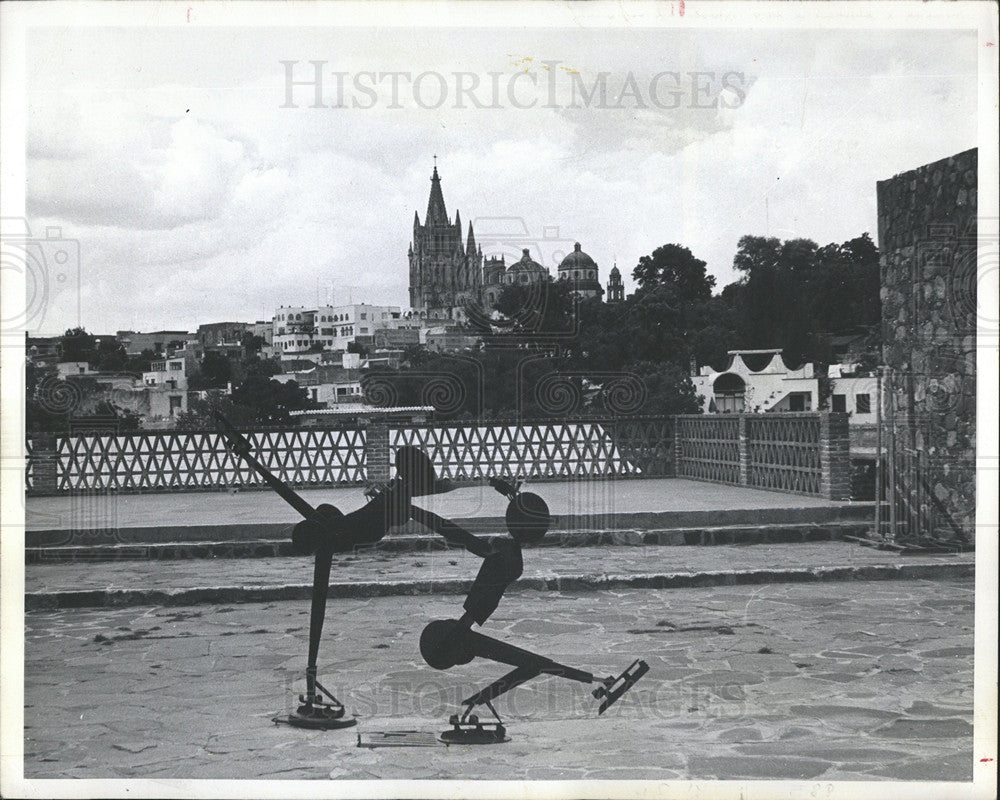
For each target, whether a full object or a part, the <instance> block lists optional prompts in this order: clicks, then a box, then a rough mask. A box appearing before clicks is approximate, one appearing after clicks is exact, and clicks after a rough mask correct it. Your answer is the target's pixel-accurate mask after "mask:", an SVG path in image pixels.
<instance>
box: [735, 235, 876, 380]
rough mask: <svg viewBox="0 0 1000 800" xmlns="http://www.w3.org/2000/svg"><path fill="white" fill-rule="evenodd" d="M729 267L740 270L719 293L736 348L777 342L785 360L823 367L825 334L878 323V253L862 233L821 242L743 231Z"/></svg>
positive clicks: (828, 349)
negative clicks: (728, 310) (733, 325)
mask: <svg viewBox="0 0 1000 800" xmlns="http://www.w3.org/2000/svg"><path fill="white" fill-rule="evenodd" d="M733 266H734V267H735V268H736V269H737V270H738V271H739V272H741V273H743V275H742V277H741V279H740V281H739V282H738V283H737V284H733V285H731V286H727V287H726V289H724V290H723V293H722V297H723V299H725V300H727V301H728V302H729V304H730V306H731V307H732V308H733V309H734V311H735V312H736V318H737V320H738V324H737V328H738V333H739V338H740V340H741V346H742V347H757V348H771V347H780V348H782V350H783V352H784V355H785V358H786V360H787V361H789V362H790V363H791V362H795V363H802V362H805V361H813V362H817V363H819V364H825V363H828V362H829V359H830V358H832V349H831V346H830V336H831V335H832V334H836V333H839V332H847V331H854V330H858V329H864V328H872V327H874V326H877V325H878V323H879V318H880V316H881V302H880V300H879V267H878V250H877V248H876V247H875V244H874V243H873V242H872V240H871V238H870V237H869V236H868V234H862V235H861V236H859V237H856V238H854V239H851V240H849V241H847V242H844V243H842V244H828V245H826V246H824V247H817V245H816V243H815V242H813V241H811V240H809V239H790V240H787V241H784V242H782V241H780V240H779V239H775V238H773V237H770V238H766V237H760V236H744V237H742V238H741V239H740V241H739V245H738V249H737V252H736V255H735V256H734V258H733Z"/></svg>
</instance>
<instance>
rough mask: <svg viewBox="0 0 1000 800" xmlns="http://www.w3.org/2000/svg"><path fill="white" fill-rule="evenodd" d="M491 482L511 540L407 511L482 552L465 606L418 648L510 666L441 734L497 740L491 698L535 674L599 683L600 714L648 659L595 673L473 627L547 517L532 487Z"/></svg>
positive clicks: (435, 657)
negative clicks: (503, 504)
mask: <svg viewBox="0 0 1000 800" xmlns="http://www.w3.org/2000/svg"><path fill="white" fill-rule="evenodd" d="M490 484H491V485H492V486H493V487H494V488H495V489H496V490H497V491H498V492H500V493H501V494H503V495H504V496H505V497H507V498H508V500H509V503H508V505H507V512H506V522H507V529H508V531H509V533H510V537H511V538H510V539H504V538H498V539H494V540H492V541H486V540H484V539H480V538H478V537H476V536H473V535H472V534H471V533H469V532H468V531H466V530H464V529H463V528H461V527H459V526H458V525H456V524H455V523H453V522H450V521H449V520H446V519H443V518H442V517H439V516H438V515H437V514H433V513H432V512H430V511H426V510H424V509H421V508H418V507H414V508H413V509H412V512H411V515H412V518H413V519H414V520H415V521H417V522H420V523H421V524H423V525H425V526H426V527H428V528H430V529H431V530H433V531H436V532H437V533H439V534H441V535H442V536H443V537H444V538H445V539H446V540H447V541H448V542H449V543H450V544H452V545H455V546H457V547H464V548H465V549H466V550H468V551H469V552H470V553H472V554H474V555H477V556H479V557H480V558H482V559H483V563H482V566H481V567H480V569H479V573H478V574H477V575H476V579H475V581H474V583H473V585H472V589H471V590H470V591H469V595H468V597H467V598H466V600H465V604H464V606H463V608H464V609H465V613H464V614H463V615H462V616H461V617H460V618H459V619H457V620H454V619H453V620H444V619H442V620H434V621H433V622H431V623H429V624H428V625H427V626H426V627H425V628H424V630H423V632H422V633H421V635H420V654H421V655H422V656H423V658H424V661H426V662H427V664H428V665H430V666H431V667H433V668H434V669H440V670H446V669H450V668H451V667H454V666H456V665H457V664H467V663H469V662H470V661H472V659H473V658H476V657H479V658H486V659H490V660H491V661H497V662H499V663H502V664H508V665H510V666H513V667H514V669H513V670H512V671H510V672H508V673H507V674H506V675H503V676H502V677H500V678H499V679H497V680H496V681H494V682H493V683H491V684H490V685H489V686H487V687H486V688H485V689H482V690H481V691H479V692H476V694H474V695H472V696H471V697H469V698H467V699H465V700H463V701H462V705H463V706H464V707H465V709H464V711H463V712H462V714H461V715H459V714H453V715H452V716H451V718H450V719H449V723H450V724H451V726H452V727H451V729H449V730H446V731H444V732H443V733H442V734H441V735H440V737H439V738H440V739H441V741H443V742H447V743H460V744H496V743H498V742H505V741H509V739H508V737H507V734H506V728H505V727H504V724H503V720H502V719H501V718H500V715H499V714H498V713H497V711H496V709H495V708H494V707H493V703H492V701H493V700H495V699H496V698H497V697H499V696H500V695H502V694H504V693H505V692H508V691H510V690H511V689H513V688H515V687H517V686H520V685H521V684H522V683H525V682H526V681H529V680H532V679H533V678H536V677H538V676H539V675H543V674H545V675H556V676H558V677H561V678H567V679H569V680H574V681H579V682H581V683H588V684H589V683H599V684H601V685H600V686H598V687H597V688H596V689H594V691H593V696H594V697H595V698H597V699H599V700H601V704H600V707H599V708H598V712H597V713H598V714H603V713H604V712H605V711H607V709H608V708H609V707H610V706H611V705H612V704H613V703H615V702H616V701H617V700H618V699H619V698H620V697H621V696H622V695H623V694H625V692H627V691H628V690H629V689H630V688H631V687H632V686H634V685H635V683H636V682H637V681H638V680H639V678H641V677H642V676H643V675H645V674H646V672H648V671H649V667H648V666H647V664H646V662H645V661H642V660H639V659H636V660H635V661H633V662H632V664H631V665H629V667H628V668H626V669H625V670H624V672H622V673H621V674H620V675H618V676H617V677H615V676H608V677H607V678H597V677H595V676H594V675H593V674H592V673H590V672H587V671H585V670H581V669H577V668H575V667H570V666H567V665H565V664H560V663H558V662H556V661H553V660H552V659H550V658H546V657H545V656H541V655H538V654H537V653H532V652H530V651H528V650H523V649H521V648H520V647H515V646H513V645H510V644H506V643H505V642H501V641H498V640H497V639H493V638H491V637H489V636H484V635H483V634H481V633H477V632H475V631H473V630H472V623H473V622H475V623H476V624H478V625H482V624H483V623H484V622H486V620H487V619H488V618H489V617H490V615H491V614H492V613H493V612H494V611H495V610H496V608H497V606H498V605H499V603H500V600H501V598H502V597H503V595H504V592H505V591H506V590H507V588H508V587H509V586H510V585H511V584H512V583H513V582H514V581H516V580H517V579H518V578H519V577H520V576H521V572H522V571H523V566H524V562H523V558H522V553H521V547H522V545H524V544H530V543H536V542H538V541H540V540H541V539H542V538H543V537H544V536H545V533H546V531H547V530H548V528H549V524H550V521H551V517H550V516H549V509H548V506H547V505H546V503H545V501H544V500H543V499H542V498H541V497H539V496H538V495H537V494H533V493H530V492H518V489H519V488H520V487H519V485H511V484H509V483H507V482H506V481H503V480H499V479H492V480H491V481H490ZM479 705H485V706H486V708H488V709H489V711H490V713H492V714H493V717H494V720H493V721H488V722H482V721H480V719H479V717H478V715H476V714H473V713H472V711H473V709H474V708H475V707H476V706H479Z"/></svg>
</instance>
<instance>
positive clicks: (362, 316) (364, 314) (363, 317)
mask: <svg viewBox="0 0 1000 800" xmlns="http://www.w3.org/2000/svg"><path fill="white" fill-rule="evenodd" d="M361 319H368V314H367V313H365V312H364V311H362V312H361Z"/></svg>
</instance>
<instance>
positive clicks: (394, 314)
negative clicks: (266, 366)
mask: <svg viewBox="0 0 1000 800" xmlns="http://www.w3.org/2000/svg"><path fill="white" fill-rule="evenodd" d="M401 319H402V313H401V311H400V309H399V306H372V305H368V304H367V303H355V304H353V305H345V306H321V307H319V308H306V307H304V306H281V307H280V308H278V309H277V310H276V311H275V313H274V320H273V322H272V326H273V335H272V342H273V348H274V352H275V353H276V354H278V355H280V356H281V358H282V359H288V358H299V357H302V356H303V355H304V354H306V353H320V352H322V351H324V350H346V349H347V345H348V344H353V343H355V342H357V341H358V340H359V337H361V341H362V342H364V341H367V340H369V339H371V338H372V337H374V335H375V332H376V331H378V330H382V329H385V328H394V327H395V326H396V325H397V324H398V323H399V321H400V320H401Z"/></svg>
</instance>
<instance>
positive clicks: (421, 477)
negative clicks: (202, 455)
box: [212, 410, 454, 730]
mask: <svg viewBox="0 0 1000 800" xmlns="http://www.w3.org/2000/svg"><path fill="white" fill-rule="evenodd" d="M212 413H213V415H214V416H215V419H216V420H217V421H218V423H219V425H220V426H221V428H222V432H223V434H224V435H225V437H226V443H227V445H228V446H229V448H230V449H231V450H232V451H233V452H234V453H235V454H236V455H238V456H239V457H240V458H242V459H243V460H244V461H245V462H246V463H247V464H248V465H250V466H251V467H252V468H253V469H254V470H256V472H257V473H258V474H259V475H260V476H261V477H262V478H263V479H264V481H265V482H266V483H267V484H268V486H270V487H271V488H272V489H274V490H275V491H276V492H277V493H278V494H279V495H280V496H281V497H282V498H283V499H284V500H285V502H287V503H288V504H289V505H290V506H291V507H292V508H294V509H295V510H296V511H298V512H299V513H300V514H301V515H302V517H303V519H302V521H301V522H299V523H298V524H297V525H296V526H295V528H294V529H293V531H292V542H293V546H294V548H295V550H296V552H298V553H301V554H303V555H305V554H315V561H314V565H313V588H312V605H311V607H310V612H309V653H308V657H307V660H306V691H305V694H300V695H299V696H298V703H299V704H298V707H297V708H296V710H295V711H294V712H292V713H291V714H288V715H287V716H282V717H275V721H277V722H283V723H286V724H289V725H294V726H296V727H301V728H317V729H322V730H328V729H333V728H345V727H348V726H351V725H354V724H356V723H357V720H356V719H353V718H346V717H345V711H346V710H345V708H344V705H343V703H341V702H340V701H339V700H338V699H337V698H336V697H335V696H334V695H333V694H332V693H331V692H330V691H329V690H327V689H326V688H325V687H324V686H323V684H321V683H320V682H319V681H318V680H317V678H316V676H317V657H318V654H319V642H320V637H321V636H322V633H323V618H324V616H325V614H326V600H327V595H328V593H329V588H330V567H331V564H332V563H333V554H334V553H343V552H350V551H351V550H353V549H354V548H355V547H358V546H362V545H370V544H374V543H375V542H377V541H379V540H380V539H382V538H383V537H384V536H385V535H386V533H387V532H388V531H389V529H390V528H391V527H393V526H396V525H402V524H403V523H404V522H406V521H407V519H409V517H410V509H411V507H412V506H411V503H410V499H411V498H412V497H415V496H420V495H426V494H437V493H440V492H445V491H449V490H451V489H452V488H454V487H453V486H452V485H451V484H450V483H449V482H448V481H442V480H438V478H437V477H436V475H435V473H434V468H433V466H432V464H431V462H430V459H428V458H427V456H426V455H425V454H424V453H423V451H422V450H419V449H417V448H415V447H401V448H399V450H397V451H396V477H395V478H394V479H393V480H392V481H390V482H389V484H388V485H386V486H384V487H378V488H376V489H375V490H374V491H372V492H371V496H370V499H369V501H368V502H367V503H366V504H365V505H364V506H362V507H361V508H359V509H357V510H356V511H352V512H351V513H350V514H344V513H343V512H341V511H340V509H338V508H336V507H335V506H332V505H329V504H323V505H320V506H317V507H316V508H313V507H312V505H310V504H309V503H308V502H306V501H305V500H304V499H302V497H301V496H299V494H298V493H296V492H295V491H294V490H293V489H292V488H291V487H289V486H288V484H286V483H285V482H284V481H282V480H281V479H280V478H278V477H277V476H275V475H274V474H272V473H271V471H270V470H268V469H267V467H265V466H264V465H263V464H262V463H261V462H260V461H259V460H258V459H257V458H256V457H254V455H253V453H252V452H251V447H250V443H249V442H248V441H247V439H246V438H245V437H244V436H243V435H242V434H241V433H240V432H239V431H237V430H236V428H234V427H233V425H232V424H231V423H230V422H229V420H227V419H226V418H225V417H224V416H223V415H222V414H221V413H219V412H218V411H217V410H213V411H212Z"/></svg>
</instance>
